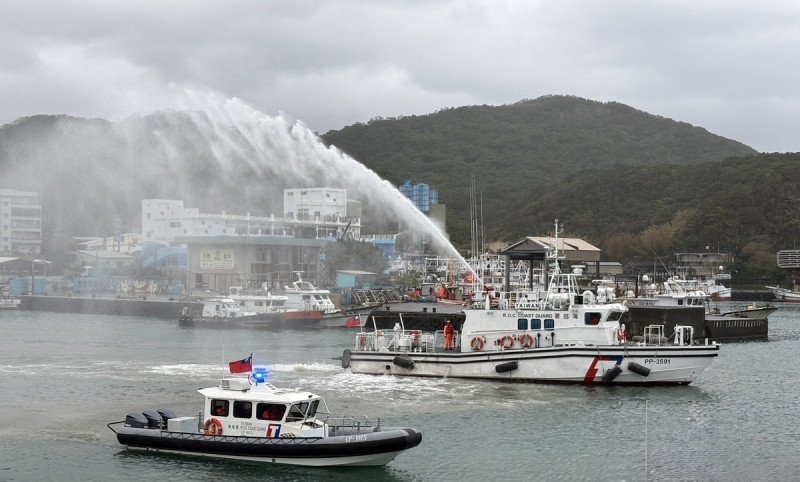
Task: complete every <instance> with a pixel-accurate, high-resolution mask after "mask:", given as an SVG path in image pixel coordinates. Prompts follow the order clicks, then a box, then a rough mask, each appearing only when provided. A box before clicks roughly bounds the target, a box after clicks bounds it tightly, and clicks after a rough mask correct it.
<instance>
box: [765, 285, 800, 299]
mask: <svg viewBox="0 0 800 482" xmlns="http://www.w3.org/2000/svg"><path fill="white" fill-rule="evenodd" d="M767 289H768V290H770V291H771V292H772V296H773V299H774V300H775V301H789V302H800V291H795V290H790V289H786V288H781V287H780V286H767Z"/></svg>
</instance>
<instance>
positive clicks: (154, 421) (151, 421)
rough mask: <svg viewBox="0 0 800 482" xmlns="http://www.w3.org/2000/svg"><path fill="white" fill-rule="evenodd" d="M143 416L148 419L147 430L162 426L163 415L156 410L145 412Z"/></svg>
mask: <svg viewBox="0 0 800 482" xmlns="http://www.w3.org/2000/svg"><path fill="white" fill-rule="evenodd" d="M142 415H144V416H145V418H146V419H147V428H158V427H159V425H161V414H160V413H158V412H157V411H155V410H145V411H143V412H142Z"/></svg>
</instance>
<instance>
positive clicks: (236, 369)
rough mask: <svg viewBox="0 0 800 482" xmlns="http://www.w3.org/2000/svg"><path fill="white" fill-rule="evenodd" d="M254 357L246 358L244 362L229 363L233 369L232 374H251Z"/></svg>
mask: <svg viewBox="0 0 800 482" xmlns="http://www.w3.org/2000/svg"><path fill="white" fill-rule="evenodd" d="M252 360H253V355H250V356H249V357H247V358H245V359H244V360H237V361H232V362H230V363H228V366H229V367H230V368H231V373H249V372H252V371H253V364H252V363H251V362H252Z"/></svg>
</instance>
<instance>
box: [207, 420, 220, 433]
mask: <svg viewBox="0 0 800 482" xmlns="http://www.w3.org/2000/svg"><path fill="white" fill-rule="evenodd" d="M205 434H206V435H222V422H220V421H219V420H217V419H216V418H209V419H208V420H206V425H205Z"/></svg>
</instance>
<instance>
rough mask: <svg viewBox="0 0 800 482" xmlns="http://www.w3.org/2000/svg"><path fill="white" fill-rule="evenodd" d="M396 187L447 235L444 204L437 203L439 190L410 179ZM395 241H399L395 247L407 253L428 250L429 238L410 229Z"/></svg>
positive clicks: (422, 253) (425, 251)
mask: <svg viewBox="0 0 800 482" xmlns="http://www.w3.org/2000/svg"><path fill="white" fill-rule="evenodd" d="M398 189H399V191H400V193H401V194H403V196H405V197H407V198H408V199H409V200H410V201H411V202H412V203H413V204H414V206H416V208H417V209H419V210H420V211H421V212H422V213H423V214H425V215H426V216H428V218H429V219H430V220H431V222H433V224H434V226H436V227H437V228H438V229H439V231H441V232H442V233H443V234H444V236H445V237H446V238H447V237H448V235H447V232H446V231H445V226H446V224H447V218H446V206H445V205H444V204H439V191H437V190H436V189H431V187H430V186H429V185H428V184H422V183H420V184H411V181H406V182H405V184H403V185H402V186H400V187H399V188H398ZM401 229H402V228H401ZM397 241H399V243H398V247H397V248H396V249H398V250H400V251H403V252H405V253H407V254H416V255H424V254H425V253H427V252H429V251H430V249H429V248H430V246H429V243H430V239H427V240H426V239H425V236H424V235H421V234H419V233H415V232H411V230H405V233H403V235H402V236H400V237H399V239H398V240H397Z"/></svg>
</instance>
